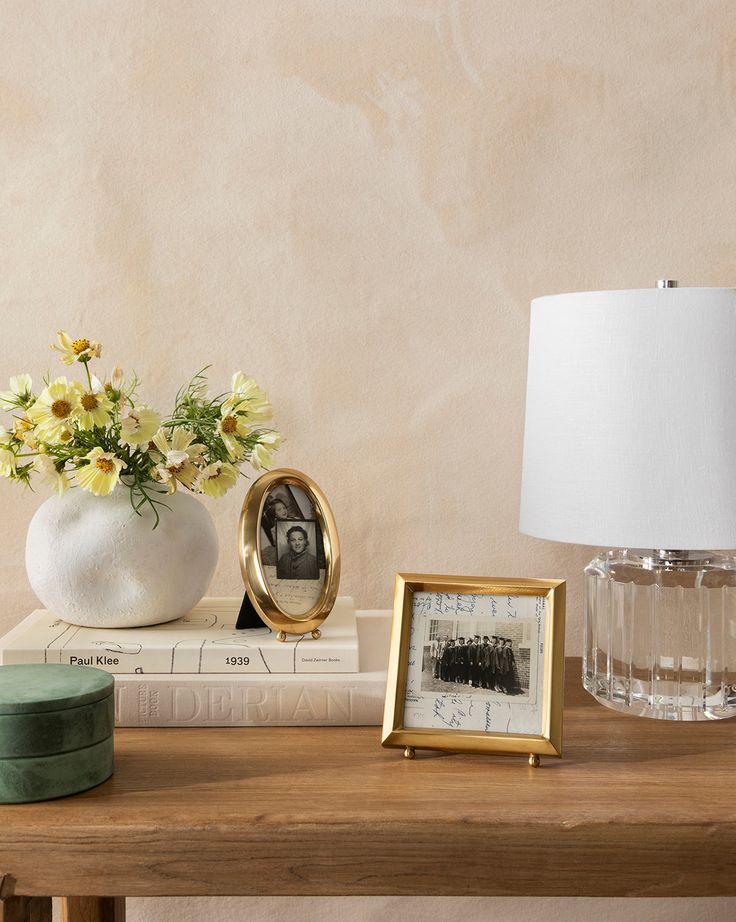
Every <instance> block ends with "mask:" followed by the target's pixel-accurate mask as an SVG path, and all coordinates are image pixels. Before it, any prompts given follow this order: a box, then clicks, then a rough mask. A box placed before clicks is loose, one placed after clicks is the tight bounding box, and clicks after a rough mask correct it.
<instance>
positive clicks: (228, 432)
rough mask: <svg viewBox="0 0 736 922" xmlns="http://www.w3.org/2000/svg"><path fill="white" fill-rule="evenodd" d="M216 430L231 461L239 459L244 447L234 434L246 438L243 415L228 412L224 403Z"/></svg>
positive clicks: (246, 425) (246, 432) (245, 421)
mask: <svg viewBox="0 0 736 922" xmlns="http://www.w3.org/2000/svg"><path fill="white" fill-rule="evenodd" d="M217 431H218V432H219V433H220V438H221V439H222V441H223V442H224V444H225V448H226V449H227V453H228V455H229V456H230V458H231V459H232V460H233V461H240V459H241V458H242V457H243V455H244V454H245V448H244V447H243V446H242V445H241V443H240V442H239V441H238V440H237V438H236V436H238V435H239V436H240V437H241V438H243V439H244V438H246V437H247V436H248V422H247V420H246V419H245V417H244V416H235V415H234V414H233V413H230V412H228V410H227V409H226V407H225V405H224V404H223V407H222V419H221V420H220V421H219V422H218V424H217Z"/></svg>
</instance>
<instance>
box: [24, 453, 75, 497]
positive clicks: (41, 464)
mask: <svg viewBox="0 0 736 922" xmlns="http://www.w3.org/2000/svg"><path fill="white" fill-rule="evenodd" d="M33 470H34V471H35V472H36V473H37V474H39V475H40V479H41V483H48V484H50V485H51V486H53V487H54V488H55V490H56V492H57V493H58V494H59V496H61V495H62V494H63V493H66V491H67V490H68V489H69V478H68V477H66V476H65V475H64V473H63V471H58V470H57V469H56V465H55V464H54V462H53V461H52V460H51V458H49V456H48V455H39V456H38V458H36V459H35V460H34V462H33Z"/></svg>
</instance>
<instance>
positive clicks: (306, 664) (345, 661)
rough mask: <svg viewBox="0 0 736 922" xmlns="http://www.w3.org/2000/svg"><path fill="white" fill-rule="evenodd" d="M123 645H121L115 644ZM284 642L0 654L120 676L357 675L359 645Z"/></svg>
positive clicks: (9, 660)
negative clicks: (337, 645) (256, 644)
mask: <svg viewBox="0 0 736 922" xmlns="http://www.w3.org/2000/svg"><path fill="white" fill-rule="evenodd" d="M119 646H122V645H119ZM302 647H303V645H302V644H301V643H285V644H282V645H280V646H279V647H277V648H274V647H271V648H261V647H258V646H249V647H245V646H242V645H241V646H235V645H225V644H220V643H218V642H214V643H213V642H208V643H207V644H204V645H200V646H197V647H186V646H184V645H183V644H181V645H177V646H175V647H170V648H168V649H167V648H163V647H162V648H159V649H155V648H153V649H151V648H148V649H139V650H135V651H126V650H123V651H121V650H116V649H115V648H114V647H113V646H110V648H109V649H105V648H104V647H102V648H101V647H76V648H69V647H65V648H63V649H62V648H59V647H53V646H48V647H45V648H30V647H22V646H19V645H17V644H16V645H15V646H12V647H6V648H5V649H3V650H2V652H1V654H0V655H1V656H2V664H3V665H6V666H7V665H15V664H17V663H62V664H64V665H68V666H94V667H95V668H97V669H103V670H104V671H105V672H111V673H113V674H114V675H124V674H130V675H134V674H144V675H145V674H148V673H155V674H162V673H164V674H181V675H185V674H195V675H196V674H203V675H211V674H215V673H216V674H231V675H233V676H240V675H248V674H250V675H264V674H268V673H276V674H294V673H303V674H310V673H320V674H322V673H328V674H329V673H336V674H341V673H352V672H357V671H358V668H359V663H358V649H357V643H356V644H355V645H354V646H352V647H350V646H348V647H347V648H346V647H345V646H343V647H342V648H340V647H334V646H330V645H329V644H321V645H320V647H319V650H316V648H315V647H316V645H313V646H304V647H303V649H302Z"/></svg>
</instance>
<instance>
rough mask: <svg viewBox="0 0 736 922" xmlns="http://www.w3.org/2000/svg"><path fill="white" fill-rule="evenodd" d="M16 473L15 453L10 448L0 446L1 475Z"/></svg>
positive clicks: (10, 475) (9, 475) (8, 475)
mask: <svg viewBox="0 0 736 922" xmlns="http://www.w3.org/2000/svg"><path fill="white" fill-rule="evenodd" d="M14 474H15V454H14V452H12V451H11V450H10V449H9V448H5V447H0V477H12V476H13V475H14Z"/></svg>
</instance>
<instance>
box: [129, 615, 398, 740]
mask: <svg viewBox="0 0 736 922" xmlns="http://www.w3.org/2000/svg"><path fill="white" fill-rule="evenodd" d="M357 626H358V635H359V642H360V667H361V672H358V673H354V674H351V675H345V674H339V673H334V674H332V675H310V674H303V675H295V674H291V675H288V674H287V675H266V676H264V675H259V676H253V675H239V676H233V675H205V674H199V675H170V674H169V675H148V674H146V675H119V676H116V677H115V723H116V725H117V726H118V727H228V726H232V727H254V726H281V727H288V726H380V724H381V723H382V722H383V709H384V703H385V699H386V664H387V662H388V650H389V641H390V633H391V612H384V611H359V612H357Z"/></svg>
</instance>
